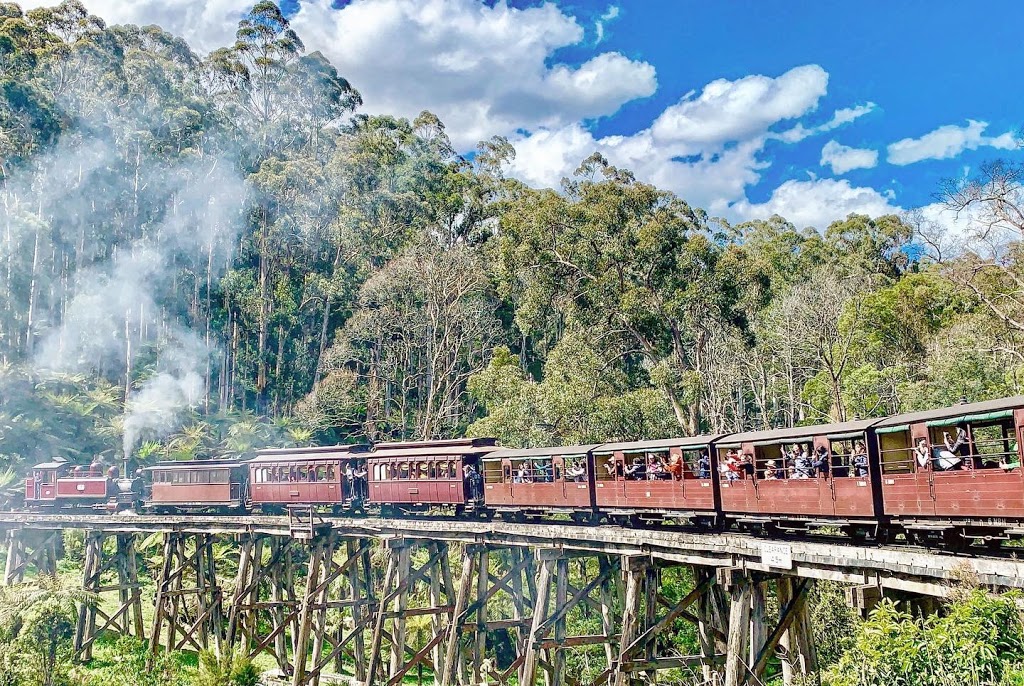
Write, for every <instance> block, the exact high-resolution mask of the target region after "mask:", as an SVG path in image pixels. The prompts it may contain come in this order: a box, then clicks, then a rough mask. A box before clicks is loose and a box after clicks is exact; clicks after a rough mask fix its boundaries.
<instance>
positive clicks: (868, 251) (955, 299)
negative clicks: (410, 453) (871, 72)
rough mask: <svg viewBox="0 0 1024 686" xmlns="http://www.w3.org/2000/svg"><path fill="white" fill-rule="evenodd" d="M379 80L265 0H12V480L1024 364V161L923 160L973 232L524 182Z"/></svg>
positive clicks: (0, 38)
mask: <svg viewBox="0 0 1024 686" xmlns="http://www.w3.org/2000/svg"><path fill="white" fill-rule="evenodd" d="M358 88H359V84H356V83H350V82H349V81H348V80H346V78H345V75H344V74H339V73H338V71H337V70H336V69H335V67H334V66H332V65H331V63H330V62H329V61H328V60H327V59H326V58H325V57H324V56H323V55H322V54H321V53H319V52H310V51H307V50H306V48H305V46H304V44H303V42H302V38H301V36H299V35H297V34H296V33H295V32H294V31H293V30H292V29H291V27H290V26H289V23H288V19H287V18H286V16H285V15H284V14H283V13H282V11H281V10H280V9H279V8H278V6H277V5H275V4H274V3H273V2H269V1H261V2H258V3H257V4H256V5H255V6H254V7H253V9H252V10H251V12H250V13H249V15H248V16H247V17H245V18H244V19H243V20H242V21H241V22H240V24H239V26H238V32H237V41H236V42H235V43H234V44H233V45H230V46H226V47H223V48H220V49H218V50H215V51H213V52H211V53H210V54H208V55H205V56H204V55H200V54H197V53H196V52H195V51H194V50H193V49H192V48H191V47H190V46H189V45H188V44H187V43H186V42H185V41H183V40H182V39H181V38H178V37H176V36H173V35H170V34H168V33H166V32H164V31H163V30H162V29H161V28H160V27H158V26H143V27H139V26H108V25H107V24H106V23H105V22H104V21H103V19H102V18H99V17H96V16H92V15H91V14H90V13H89V12H88V11H87V10H86V8H85V7H84V6H83V5H82V4H81V3H79V2H78V1H77V0H65V1H64V2H62V3H61V4H59V5H57V6H55V7H51V8H39V9H33V10H29V11H23V10H22V9H21V8H20V7H19V6H18V5H16V4H14V3H10V2H3V3H0V200H2V207H0V215H2V218H0V222H2V227H0V468H4V469H6V472H5V473H2V474H0V481H6V482H7V483H12V482H14V481H15V480H16V479H19V478H20V477H21V476H22V475H23V473H24V470H25V469H26V467H29V466H31V465H32V464H34V463H37V462H40V461H43V460H46V459H48V458H51V457H54V456H60V457H64V458H66V459H68V460H71V461H74V462H79V463H88V462H90V461H92V460H93V459H95V457H96V456H99V457H100V458H102V459H104V460H106V461H108V462H111V463H114V462H119V461H120V460H121V459H123V458H125V457H131V458H134V459H136V460H138V461H139V462H140V463H142V464H145V463H149V462H153V461H156V460H160V459H202V458H212V457H219V456H226V455H233V456H238V455H250V454H252V453H253V452H254V451H255V450H257V449H259V448H261V447H264V446H286V445H311V444H330V443H336V442H342V443H351V442H375V441H383V440H401V439H413V438H423V439H426V438H451V437H458V436H465V435H471V436H494V437H496V438H498V439H499V440H500V441H501V443H502V444H503V445H506V446H512V447H531V446H538V445H551V444H559V445H561V444H566V445H567V444H575V443H590V442H603V441H612V440H632V439H641V438H645V439H646V438H659V437H667V436H673V435H681V434H682V435H691V434H696V433H702V432H706V433H714V432H728V431H734V430H737V429H739V428H740V427H743V428H747V429H757V428H768V427H784V426H793V425H798V424H809V423H820V422H825V421H832V420H835V421H842V420H846V419H852V418H855V417H860V418H865V417H871V416H882V415H888V414H894V413H896V412H902V411H909V410H915V409H923V408H930V407H935V406H940V405H947V404H953V403H956V402H958V401H960V400H961V399H964V398H966V399H967V400H969V401H980V400H986V399H990V398H996V397H1001V396H1009V395H1016V394H1019V393H1021V389H1022V383H1024V259H1022V257H1024V256H1022V254H1021V246H1022V243H1021V237H1022V232H1024V189H1022V180H1024V169H1022V168H1021V167H1019V166H1016V165H1014V164H1011V163H1008V162H1004V161H1001V160H998V159H993V160H991V162H990V163H988V164H987V165H985V166H984V167H982V168H980V169H978V170H975V173H974V174H973V175H972V176H970V177H966V178H958V179H953V180H950V181H948V182H946V183H944V184H943V185H942V186H941V187H938V188H935V189H934V193H935V196H936V198H937V199H938V202H941V203H944V204H945V205H946V207H948V208H949V209H950V210H951V211H953V212H957V213H959V214H960V216H962V217H969V218H970V219H971V221H970V222H969V223H970V228H969V229H967V230H965V231H961V232H952V231H950V230H948V229H946V228H944V227H943V226H940V225H938V224H936V223H934V222H931V221H928V220H927V219H925V218H924V216H923V215H922V214H921V213H915V212H908V213H906V214H903V215H899V216H896V215H889V216H879V217H868V216H862V215H850V216H848V217H845V218H840V219H837V220H836V221H834V222H833V223H831V224H830V225H828V226H818V227H811V226H796V225H794V224H792V223H790V222H789V221H787V220H786V218H784V217H780V216H773V217H771V218H769V219H765V220H757V221H750V222H746V223H739V224H734V223H730V222H729V221H728V220H727V219H725V218H722V217H714V216H709V215H708V214H707V213H706V212H705V211H704V210H702V209H701V208H699V207H693V206H691V205H690V204H688V203H687V202H686V199H685V198H684V197H678V196H677V195H674V194H672V193H669V192H666V191H663V190H661V189H659V188H656V187H654V186H652V185H649V184H647V183H644V182H643V181H642V180H640V179H638V178H636V177H635V176H634V175H633V174H632V173H631V172H630V171H629V170H627V169H620V168H616V167H614V166H612V165H611V164H610V163H609V162H608V161H607V160H606V159H604V158H602V157H601V156H600V155H596V154H595V155H593V156H591V157H589V158H587V159H583V160H580V161H579V167H578V169H577V170H576V172H575V174H574V175H573V176H572V177H571V178H566V179H564V180H563V181H562V184H561V186H560V187H559V188H546V189H538V188H532V187H529V186H528V185H525V184H524V183H522V182H520V181H518V180H517V179H515V178H512V177H511V176H509V175H508V174H507V173H506V171H507V168H508V162H509V161H510V160H511V159H513V158H514V156H515V154H516V153H515V149H514V148H513V146H512V145H511V144H510V143H509V142H508V141H507V140H506V139H504V138H501V137H494V138H492V139H490V140H484V141H480V142H479V143H478V144H477V146H476V149H475V150H472V151H460V150H456V149H455V148H454V147H453V145H452V143H451V142H450V140H449V137H448V135H447V133H446V130H445V125H444V123H443V122H442V121H440V119H439V118H438V117H437V116H435V115H434V114H432V113H431V112H429V111H423V112H422V113H421V114H420V115H419V116H418V117H416V118H415V119H413V120H412V121H409V120H407V119H404V118H400V117H396V116H392V115H390V114H388V113H372V112H366V111H364V110H363V108H362V101H361V98H360V94H359V90H358ZM47 597H49V598H53V599H55V600H53V603H56V604H57V605H58V606H59V604H60V602H62V601H61V598H63V597H64V596H62V595H61V592H50V594H49V595H48V596H47ZM993 602H997V601H994V600H986V599H985V598H984V597H973V596H972V597H967V598H966V599H964V600H963V607H965V608H967V609H962V610H961V611H962V613H965V616H966V615H970V616H971V617H975V618H976V617H977V616H980V615H977V613H982V614H984V615H985V617H986V618H987V619H985V620H984V621H988V620H991V622H997V621H998V622H999V623H1001V624H1000V626H1003V627H1004V628H1005V626H1006V625H1007V624H1008V623H1009V624H1012V625H1013V628H1012V632H1015V633H1014V636H1017V638H1016V639H1014V640H1018V643H1014V645H1013V648H1012V651H1010V652H1008V653H1007V654H1008V655H1010V656H1011V658H1012V659H1022V656H1024V648H1021V645H1024V638H1021V636H1020V635H1021V629H1020V626H1019V619H1017V620H1013V619H1012V618H1008V616H1005V613H1004V614H998V613H999V612H1002V611H1003V610H1001V609H1000V608H1001V607H1002V606H999V607H998V608H995V609H993V607H991V606H989V605H986V604H985V603H993ZM972 603H973V604H972ZM979 608H980V609H979ZM975 610H976V611H977V613H975V614H971V613H972V612H974V611H975ZM889 612H890V614H889V615H884V616H878V617H876V618H875V619H873V620H871V621H875V622H877V623H879V624H884V623H885V622H890V624H887V625H886V627H887V628H886V629H885V631H889V632H895V631H897V630H896V629H893V628H892V627H893V626H898V627H902V628H900V629H899V631H902V632H911V633H912V632H914V631H917V632H919V633H920V632H927V631H936V630H938V629H936V626H934V625H928V626H924V625H917V624H914V623H913V621H912V620H910V619H909V617H900V616H899V613H898V611H897V610H895V609H893V608H889ZM985 613H987V614H985ZM0 614H2V613H0ZM961 619H962V617H961ZM897 620H899V621H897ZM903 620H906V621H903ZM5 621H6V620H5V618H4V617H0V625H3V624H4V622H5ZM19 621H20V620H19ZM977 621H978V622H980V624H978V627H981V628H979V629H978V630H979V631H983V630H987V629H985V627H989V626H990V625H989V624H984V621H983V620H982V619H978V620H977ZM824 624H825V625H827V624H828V622H827V621H826V622H825V623H824ZM823 626H824V625H823ZM943 626H944V627H945V629H948V630H950V631H951V632H953V633H955V631H954V629H956V626H955V623H954V624H946V625H943ZM958 626H960V628H961V629H963V626H965V625H964V624H963V623H962V622H961V624H960V625H958ZM971 626H974V625H971ZM908 627H909V628H908ZM914 627H916V628H914ZM869 629H870V627H869ZM865 631H866V633H864V632H863V631H862V633H860V634H857V636H856V640H857V641H858V642H863V643H864V646H866V647H862V650H865V651H866V650H875V651H876V653H878V654H881V653H884V652H885V651H886V650H887V649H888V648H890V647H891V646H889V645H884V644H881V643H878V641H877V635H878V631H882V629H878V628H877V627H876V630H875V633H872V632H871V631H870V630H865ZM964 631H966V630H964ZM5 632H6V633H5ZM961 633H963V632H961ZM873 637H875V638H873ZM961 638H962V637H961ZM7 640H13V639H12V635H11V634H10V633H9V632H8V630H7V629H4V628H3V627H2V626H0V643H3V642H4V641H7ZM843 640H847V641H852V640H854V637H853V635H852V634H851V635H848V636H846V637H845V638H844V639H843ZM872 640H874V641H875V643H871V642H872ZM921 640H924V639H921V638H920V636H918V637H916V638H915V637H913V636H909V633H908V637H906V641H907V642H908V644H915V645H919V643H920V641H921ZM949 640H950V641H953V639H949ZM963 640H968V639H966V638H964V639H963ZM970 640H974V639H973V638H971V639H970ZM915 642H917V643H915ZM954 642H955V641H954ZM868 644H870V645H868ZM919 647H920V646H919ZM1008 650H1009V649H1008ZM838 656H839V652H837V656H836V658H835V659H836V660H837V661H838V660H839V657H838ZM1014 656H1016V657H1014ZM879 659H881V658H879ZM993 659H994V658H993ZM925 662H928V661H927V660H925ZM838 664H840V665H842V664H843V663H842V662H838ZM857 667H858V666H857V665H855V664H854V663H853V662H849V663H848V664H847V665H846V667H845V669H846V670H847V672H845V673H846V674H847V675H848V676H849V675H852V674H854V672H855V671H856V668H857ZM879 669H882V668H881V667H880V668H879ZM993 669H994V668H993ZM1000 669H1001V667H1000ZM837 678H838V677H837ZM843 678H846V677H843ZM864 678H865V679H867V678H868V677H864ZM871 678H872V679H879V678H882V677H879V676H877V675H876V676H874V677H871ZM893 678H895V677H893ZM901 678H902V677H901ZM936 678H938V677H936ZM943 678H944V677H943ZM1020 678H1024V677H1020ZM907 679H908V680H907V681H902V682H897V681H895V680H889V679H887V678H882V681H870V680H868V681H857V678H855V676H849V679H848V680H847V681H841V680H840V681H837V682H836V683H862V682H863V683H924V682H923V681H918V680H915V679H916V678H911V677H907ZM961 681H963V680H961ZM929 683H947V682H946V681H941V682H940V681H934V682H929ZM950 683H951V682H950ZM970 683H987V682H984V681H981V682H970ZM1007 683H1011V682H1007ZM1012 683H1018V682H1016V681H1013V682H1012Z"/></svg>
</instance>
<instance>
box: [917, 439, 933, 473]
mask: <svg viewBox="0 0 1024 686" xmlns="http://www.w3.org/2000/svg"><path fill="white" fill-rule="evenodd" d="M914 461H915V462H916V463H917V468H918V470H921V469H927V468H928V465H929V464H931V462H932V456H931V452H930V451H929V450H928V441H927V440H926V439H924V438H919V439H917V445H916V446H914Z"/></svg>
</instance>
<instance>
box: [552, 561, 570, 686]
mask: <svg viewBox="0 0 1024 686" xmlns="http://www.w3.org/2000/svg"><path fill="white" fill-rule="evenodd" d="M555 573H556V575H557V576H556V577H555V611H556V612H557V611H559V610H560V609H561V608H564V607H565V604H566V603H567V602H568V595H569V558H567V557H560V558H558V560H557V561H556V563H555ZM554 628H555V659H554V661H553V667H554V669H553V674H552V675H551V683H552V686H564V684H565V650H564V646H563V645H562V644H563V643H564V642H565V614H562V615H560V616H559V618H558V620H557V621H555V627H554Z"/></svg>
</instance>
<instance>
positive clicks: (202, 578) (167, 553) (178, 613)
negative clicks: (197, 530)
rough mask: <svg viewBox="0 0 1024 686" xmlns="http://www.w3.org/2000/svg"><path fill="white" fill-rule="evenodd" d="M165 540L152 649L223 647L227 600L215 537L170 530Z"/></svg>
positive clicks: (165, 535) (154, 617)
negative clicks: (219, 580) (219, 574)
mask: <svg viewBox="0 0 1024 686" xmlns="http://www.w3.org/2000/svg"><path fill="white" fill-rule="evenodd" d="M163 539H164V540H163V566H162V567H161V570H160V577H159V578H158V579H157V580H156V582H157V588H156V608H155V614H154V616H153V627H152V629H151V632H150V640H149V645H150V650H152V651H154V652H155V651H156V650H157V648H158V647H159V646H160V645H161V644H163V645H164V646H165V648H166V649H167V650H180V649H186V650H196V651H199V650H203V649H207V648H211V647H215V648H217V649H220V647H221V642H222V631H223V625H224V622H223V596H222V592H221V588H220V586H219V585H218V583H217V574H216V565H215V563H214V556H213V542H214V539H215V536H214V535H213V534H184V533H179V532H170V533H166V534H164V537H163ZM165 629H166V631H165Z"/></svg>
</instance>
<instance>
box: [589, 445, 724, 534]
mask: <svg viewBox="0 0 1024 686" xmlns="http://www.w3.org/2000/svg"><path fill="white" fill-rule="evenodd" d="M718 438H719V437H718V436H692V437H688V438H668V439H663V440H655V441H631V442H624V443H605V444H603V445H600V446H598V447H597V448H596V449H595V450H594V461H595V463H596V465H597V466H596V475H597V478H596V483H595V491H596V498H595V499H596V504H597V507H598V508H600V509H601V510H602V511H609V512H612V511H614V512H615V513H617V514H656V515H659V516H663V515H668V516H674V517H680V516H681V517H689V518H702V519H713V518H714V516H715V514H716V509H717V508H716V505H715V492H716V490H717V489H716V486H717V484H716V483H715V482H714V479H713V478H712V476H713V460H712V455H711V453H712V450H713V445H714V442H715V441H716V440H718ZM652 461H653V462H652ZM649 464H657V465H661V470H662V471H661V472H660V473H659V474H658V475H657V478H651V477H652V475H651V474H648V473H647V466H648V465H649ZM640 466H642V467H643V469H642V470H641V469H639V467H640ZM631 470H632V472H631Z"/></svg>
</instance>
